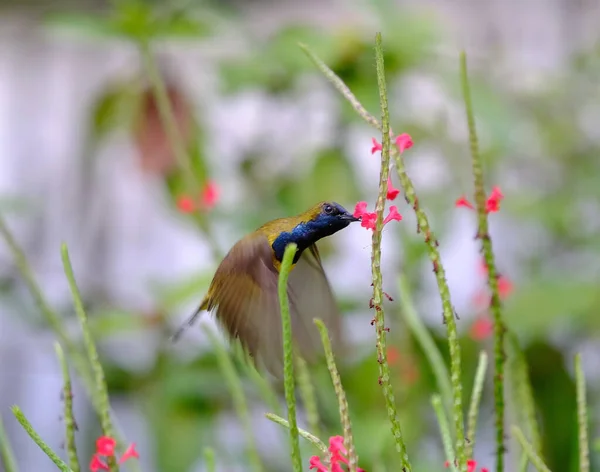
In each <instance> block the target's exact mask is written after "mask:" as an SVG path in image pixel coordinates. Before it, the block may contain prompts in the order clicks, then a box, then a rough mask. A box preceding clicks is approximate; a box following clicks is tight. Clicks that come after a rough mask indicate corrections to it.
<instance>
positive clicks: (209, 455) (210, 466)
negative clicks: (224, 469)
mask: <svg viewBox="0 0 600 472" xmlns="http://www.w3.org/2000/svg"><path fill="white" fill-rule="evenodd" d="M215 462H216V461H215V451H214V450H213V448H212V447H205V448H204V463H205V464H206V470H207V472H215V470H216V464H215Z"/></svg>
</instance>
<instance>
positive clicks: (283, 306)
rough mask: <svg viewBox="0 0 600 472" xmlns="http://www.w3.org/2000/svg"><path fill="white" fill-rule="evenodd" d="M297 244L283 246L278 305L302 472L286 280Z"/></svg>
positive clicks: (295, 460) (296, 464)
mask: <svg viewBox="0 0 600 472" xmlns="http://www.w3.org/2000/svg"><path fill="white" fill-rule="evenodd" d="M297 248H298V246H296V244H294V243H291V244H288V245H287V246H286V248H285V253H284V254H283V260H282V261H281V269H280V271H279V283H278V292H279V306H280V310H281V327H282V331H283V378H284V388H285V402H286V404H287V409H288V421H289V423H290V445H291V448H292V465H293V470H294V472H302V457H301V456H300V441H299V440H298V434H299V433H298V424H297V422H296V394H295V384H294V346H293V341H292V319H291V316H290V305H289V301H288V293H287V282H288V277H289V275H290V270H291V269H292V261H293V260H294V255H295V254H296V250H297Z"/></svg>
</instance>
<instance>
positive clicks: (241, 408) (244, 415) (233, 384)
mask: <svg viewBox="0 0 600 472" xmlns="http://www.w3.org/2000/svg"><path fill="white" fill-rule="evenodd" d="M203 328H204V331H205V332H206V334H207V336H208V337H209V339H210V341H211V343H212V345H213V347H214V348H215V351H216V353H217V361H218V362H219V366H220V368H221V372H223V377H224V378H225V382H226V384H227V387H228V388H229V393H230V394H231V397H232V399H233V406H234V408H235V412H236V414H237V416H238V418H239V419H240V421H241V422H242V426H243V428H244V432H245V435H246V443H247V451H248V456H249V462H250V466H251V468H252V470H254V471H255V472H261V471H263V470H264V466H263V464H262V461H261V460H260V455H259V454H258V449H257V448H256V442H255V440H254V429H253V427H252V421H251V419H250V413H249V411H248V405H247V403H246V396H245V395H244V389H243V387H242V381H241V380H240V378H239V376H238V374H237V372H236V370H235V366H234V365H233V362H232V360H231V357H230V356H229V353H228V352H227V350H226V349H225V347H224V346H223V344H222V343H220V342H219V340H218V339H217V337H216V335H215V333H214V332H213V330H211V329H210V328H209V327H208V326H207V325H204V326H203Z"/></svg>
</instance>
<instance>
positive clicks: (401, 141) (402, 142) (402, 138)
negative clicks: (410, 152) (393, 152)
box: [396, 133, 413, 153]
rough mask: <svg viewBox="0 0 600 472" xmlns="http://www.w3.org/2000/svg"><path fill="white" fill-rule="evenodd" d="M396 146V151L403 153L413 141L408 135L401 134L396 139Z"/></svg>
mask: <svg viewBox="0 0 600 472" xmlns="http://www.w3.org/2000/svg"><path fill="white" fill-rule="evenodd" d="M396 146H398V150H399V151H400V153H403V152H404V151H405V150H407V149H410V148H411V147H412V146H413V140H412V138H411V137H410V134H408V133H402V134H401V135H399V136H398V137H397V138H396Z"/></svg>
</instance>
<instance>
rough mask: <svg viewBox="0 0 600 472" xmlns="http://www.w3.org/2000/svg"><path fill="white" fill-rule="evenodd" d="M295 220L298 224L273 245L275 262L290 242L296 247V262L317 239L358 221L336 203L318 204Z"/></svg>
mask: <svg viewBox="0 0 600 472" xmlns="http://www.w3.org/2000/svg"><path fill="white" fill-rule="evenodd" d="M296 219H297V220H298V224H296V225H295V226H294V227H293V228H292V229H291V231H284V232H282V233H281V234H280V235H279V237H278V238H277V239H276V240H275V241H274V243H273V250H274V251H275V257H276V258H277V260H281V259H282V258H283V252H284V251H285V247H286V246H287V245H288V244H289V243H291V242H293V243H296V244H297V245H298V252H297V253H296V259H295V261H296V260H297V259H298V258H299V257H300V255H301V253H302V251H303V250H304V249H306V248H307V247H309V246H311V245H312V244H314V243H316V242H317V241H318V240H319V239H321V238H325V237H327V236H331V235H332V234H333V233H336V232H338V231H339V230H341V229H344V228H345V227H346V226H348V225H349V224H350V223H352V222H354V221H359V218H356V217H354V216H353V215H352V214H351V213H349V212H348V211H347V210H346V209H345V208H344V207H343V206H342V205H340V204H339V203H336V202H321V203H318V204H317V205H315V206H314V207H313V208H311V209H310V210H308V211H307V212H305V213H302V214H300V215H298V216H297V217H296ZM295 261H294V262H295Z"/></svg>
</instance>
